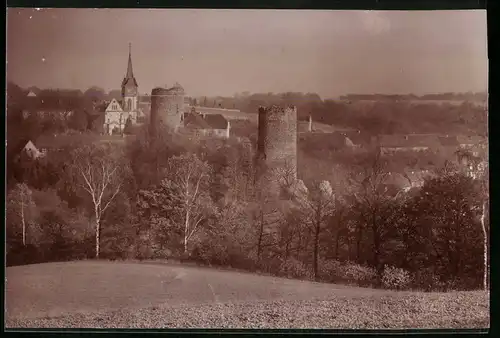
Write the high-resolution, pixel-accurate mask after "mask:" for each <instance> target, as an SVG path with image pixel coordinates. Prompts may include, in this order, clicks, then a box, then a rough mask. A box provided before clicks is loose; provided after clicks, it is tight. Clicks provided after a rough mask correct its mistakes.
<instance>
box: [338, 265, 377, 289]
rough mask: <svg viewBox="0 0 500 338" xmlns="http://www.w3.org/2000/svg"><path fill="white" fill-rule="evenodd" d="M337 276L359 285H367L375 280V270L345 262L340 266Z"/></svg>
mask: <svg viewBox="0 0 500 338" xmlns="http://www.w3.org/2000/svg"><path fill="white" fill-rule="evenodd" d="M339 278H340V279H342V280H344V281H347V282H351V283H356V284H358V285H360V286H369V285H372V284H373V283H374V282H375V280H376V278H377V272H376V271H375V269H373V268H370V267H367V266H363V265H359V264H356V263H353V262H346V263H344V264H341V266H340V271H339Z"/></svg>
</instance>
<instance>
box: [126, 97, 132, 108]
mask: <svg viewBox="0 0 500 338" xmlns="http://www.w3.org/2000/svg"><path fill="white" fill-rule="evenodd" d="M127 110H128V111H130V110H132V99H128V102H127Z"/></svg>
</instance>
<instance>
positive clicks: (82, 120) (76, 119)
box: [68, 108, 89, 131]
mask: <svg viewBox="0 0 500 338" xmlns="http://www.w3.org/2000/svg"><path fill="white" fill-rule="evenodd" d="M88 124H89V122H88V116H87V112H86V110H85V109H84V108H79V109H76V110H75V111H74V112H73V114H72V115H71V117H70V120H69V123H68V127H69V128H71V129H74V130H79V131H85V130H87V128H88Z"/></svg>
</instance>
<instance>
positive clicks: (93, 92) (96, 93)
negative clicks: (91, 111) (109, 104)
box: [83, 86, 106, 102]
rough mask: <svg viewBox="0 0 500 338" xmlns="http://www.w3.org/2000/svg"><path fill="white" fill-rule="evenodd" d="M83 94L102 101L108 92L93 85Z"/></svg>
mask: <svg viewBox="0 0 500 338" xmlns="http://www.w3.org/2000/svg"><path fill="white" fill-rule="evenodd" d="M83 96H84V97H85V98H87V99H90V100H91V101H94V102H100V101H103V100H104V99H105V98H106V92H105V91H104V89H102V88H99V87H96V86H92V87H90V88H89V89H87V90H86V91H85V93H83Z"/></svg>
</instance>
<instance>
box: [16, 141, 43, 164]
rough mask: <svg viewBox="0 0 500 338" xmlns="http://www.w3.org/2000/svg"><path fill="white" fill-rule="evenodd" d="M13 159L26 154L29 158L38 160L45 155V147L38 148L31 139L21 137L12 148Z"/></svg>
mask: <svg viewBox="0 0 500 338" xmlns="http://www.w3.org/2000/svg"><path fill="white" fill-rule="evenodd" d="M12 151H13V155H14V160H16V161H17V160H19V159H20V158H21V156H27V158H29V159H31V160H38V159H40V158H42V157H44V156H45V155H46V150H45V149H39V148H37V147H36V146H35V144H34V143H33V141H31V140H29V139H23V140H21V141H20V142H19V144H18V145H17V147H15V148H14V149H13V150H12Z"/></svg>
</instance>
